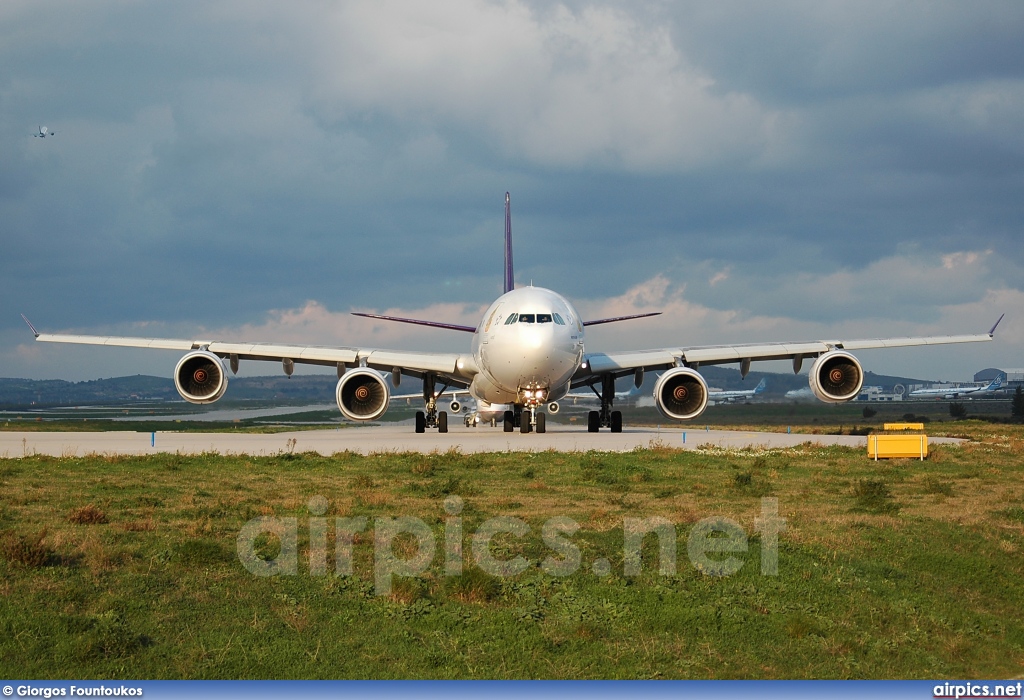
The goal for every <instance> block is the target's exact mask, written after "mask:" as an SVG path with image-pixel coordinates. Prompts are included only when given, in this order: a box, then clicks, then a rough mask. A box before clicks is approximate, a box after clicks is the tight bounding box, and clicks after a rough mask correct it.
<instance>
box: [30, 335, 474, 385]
mask: <svg viewBox="0 0 1024 700" xmlns="http://www.w3.org/2000/svg"><path fill="white" fill-rule="evenodd" d="M30 325H31V324H30ZM32 330H33V332H34V333H35V336H36V340H37V341H39V342H41V343H77V344H81V345H104V346H108V347H126V348H152V349H157V350H179V351H183V352H188V351H192V350H203V349H206V350H209V351H210V352H212V353H213V354H215V355H217V356H219V357H221V358H222V359H235V358H237V359H238V360H264V361H272V362H282V361H285V360H291V361H292V362H294V363H296V364H307V365H321V366H325V367H340V366H347V367H356V366H359V365H362V364H365V365H366V366H367V367H371V368H373V369H378V370H381V371H384V372H388V371H391V370H392V369H394V368H396V367H397V368H398V369H400V370H401V371H402V373H403V374H407V375H410V376H413V377H417V378H419V377H422V376H423V375H424V374H426V373H428V372H432V373H434V374H436V375H438V376H439V377H446V378H448V379H450V380H452V383H453V384H458V385H468V384H469V382H470V381H471V380H472V378H473V375H474V374H476V365H475V363H474V361H473V359H472V357H470V356H468V355H460V354H458V353H444V352H417V351H410V350H379V349H374V348H357V347H339V348H332V347H322V346H316V345H281V344H277V343H228V342H224V341H219V340H203V339H198V340H182V339H171V338H125V337H117V336H99V335H59V334H53V333H39V332H37V331H36V330H35V328H33V329H32Z"/></svg>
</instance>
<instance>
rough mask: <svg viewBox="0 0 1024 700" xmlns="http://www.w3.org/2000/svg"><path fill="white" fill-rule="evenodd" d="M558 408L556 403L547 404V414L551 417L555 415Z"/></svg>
mask: <svg viewBox="0 0 1024 700" xmlns="http://www.w3.org/2000/svg"><path fill="white" fill-rule="evenodd" d="M559 408H560V406H559V405H558V402H557V401H552V402H551V403H549V404H548V413H550V414H551V415H555V414H556V413H558V409H559Z"/></svg>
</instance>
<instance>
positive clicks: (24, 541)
mask: <svg viewBox="0 0 1024 700" xmlns="http://www.w3.org/2000/svg"><path fill="white" fill-rule="evenodd" d="M45 540H46V530H45V529H44V530H41V531H40V532H38V533H36V534H35V535H19V534H17V533H14V532H5V533H3V536H0V553H3V555H4V559H6V560H7V561H9V562H12V563H14V564H21V565H22V566H28V567H33V568H39V567H42V566H46V565H47V564H49V563H50V562H51V561H52V560H53V559H54V558H55V556H56V554H55V552H54V551H53V549H51V548H50V547H49V546H48V545H47V544H46V541H45Z"/></svg>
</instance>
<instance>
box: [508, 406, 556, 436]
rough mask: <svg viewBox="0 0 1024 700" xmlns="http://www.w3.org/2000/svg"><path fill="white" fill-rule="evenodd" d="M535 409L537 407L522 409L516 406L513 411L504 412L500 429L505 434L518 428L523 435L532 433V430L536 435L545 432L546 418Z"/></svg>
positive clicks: (522, 407)
mask: <svg viewBox="0 0 1024 700" xmlns="http://www.w3.org/2000/svg"><path fill="white" fill-rule="evenodd" d="M537 408H538V407H537V406H526V407H524V406H520V405H519V404H516V405H515V407H514V410H512V411H505V416H504V422H503V423H502V428H503V429H504V431H505V432H506V433H511V432H513V431H514V430H515V429H516V428H519V432H521V433H522V434H524V435H525V434H527V433H532V432H533V431H534V430H536V431H537V432H538V433H545V432H547V418H546V417H545V415H544V413H543V412H541V411H538V410H537Z"/></svg>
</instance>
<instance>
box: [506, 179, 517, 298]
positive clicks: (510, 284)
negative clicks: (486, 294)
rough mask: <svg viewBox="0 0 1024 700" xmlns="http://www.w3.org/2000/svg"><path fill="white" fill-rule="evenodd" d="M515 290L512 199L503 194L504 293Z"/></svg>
mask: <svg viewBox="0 0 1024 700" xmlns="http://www.w3.org/2000/svg"><path fill="white" fill-rule="evenodd" d="M515 288H516V278H515V273H514V272H513V270H512V198H511V197H509V194H508V192H506V193H505V293H506V294H507V293H508V292H511V291H512V290H513V289H515Z"/></svg>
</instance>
